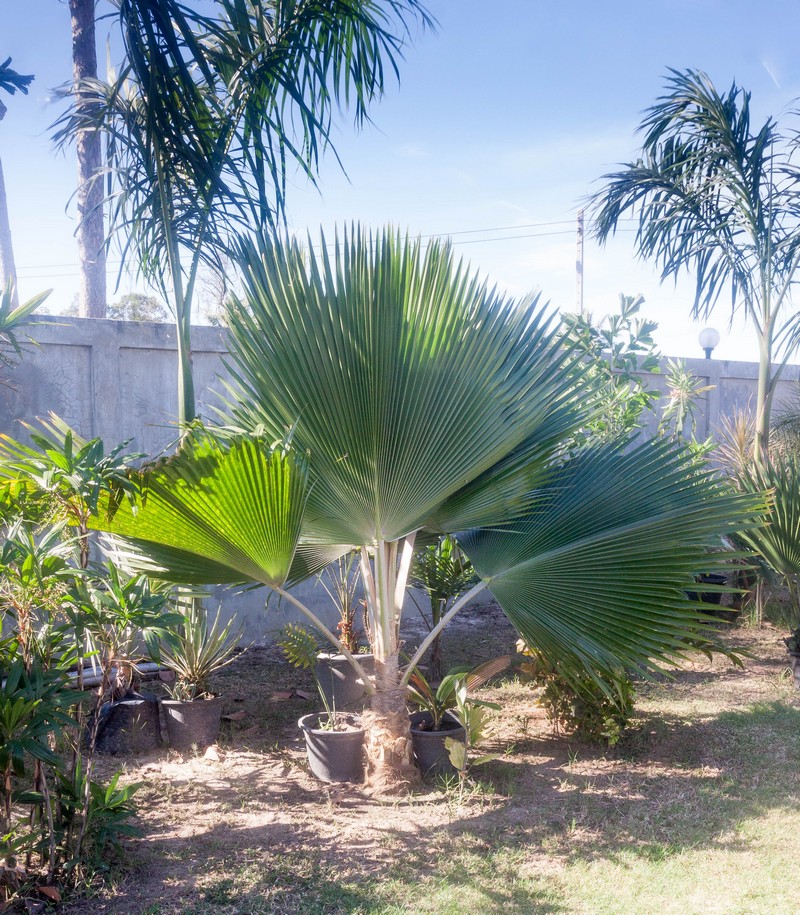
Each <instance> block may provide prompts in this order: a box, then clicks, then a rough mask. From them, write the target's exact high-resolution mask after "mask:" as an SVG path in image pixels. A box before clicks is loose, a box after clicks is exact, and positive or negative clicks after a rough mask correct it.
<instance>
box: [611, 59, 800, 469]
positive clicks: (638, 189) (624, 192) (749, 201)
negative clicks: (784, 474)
mask: <svg viewBox="0 0 800 915" xmlns="http://www.w3.org/2000/svg"><path fill="white" fill-rule="evenodd" d="M670 72H671V76H670V77H669V78H668V79H667V81H666V88H667V91H666V94H665V95H663V96H661V97H660V98H659V99H658V100H657V102H656V104H655V105H653V106H652V107H651V108H649V109H648V110H647V112H646V113H645V117H644V120H643V121H642V123H641V125H640V128H639V129H640V131H641V132H643V133H644V142H643V144H642V158H641V159H639V160H637V161H636V162H629V163H627V164H626V165H625V166H624V167H623V169H622V170H621V171H617V172H613V173H611V174H607V175H604V176H603V180H604V181H605V184H604V186H603V187H602V188H601V190H600V191H598V193H597V194H596V195H595V196H594V198H593V199H594V207H595V233H596V236H597V237H598V238H599V239H600V240H601V241H605V240H606V239H607V238H608V236H609V235H611V234H613V233H614V232H615V231H616V229H617V227H618V225H619V222H620V220H622V219H624V218H626V217H627V216H629V215H633V216H634V217H635V218H636V219H638V230H637V233H636V248H637V251H638V253H639V254H640V256H641V257H643V258H653V259H654V260H655V261H656V262H657V263H658V264H659V265H660V267H661V275H662V280H664V279H667V278H669V277H677V276H678V275H679V274H681V273H682V272H684V271H686V272H690V273H691V272H693V273H694V277H695V281H696V294H695V301H694V305H693V307H692V313H693V315H694V316H695V317H705V316H707V315H708V314H709V313H710V312H711V310H712V309H713V308H714V306H715V305H716V303H717V302H718V300H719V298H720V296H721V295H722V293H723V291H726V290H727V292H728V293H729V295H730V303H731V314H732V315H733V314H735V313H736V312H737V311H743V312H744V314H745V316H746V319H747V320H748V322H750V323H751V324H752V325H753V327H754V329H755V332H756V336H757V339H758V349H759V372H758V392H757V397H756V430H755V435H756V454H757V457H758V458H759V459H760V458H763V457H764V456H765V455H766V452H767V447H768V443H769V418H770V410H771V406H772V400H773V396H774V393H775V384H776V382H777V380H778V378H779V376H780V373H781V370H782V368H783V365H784V364H785V361H786V359H787V358H788V357H789V356H790V355H791V354H792V352H794V351H795V349H796V347H797V343H798V340H800V336H798V331H799V330H800V323H798V312H796V311H792V309H791V307H790V299H791V290H792V286H793V285H794V283H795V279H796V275H797V268H798V264H800V195H799V194H798V190H797V189H798V187H799V186H800V184H798V182H799V181H800V166H798V164H797V163H796V159H797V156H798V153H800V133H798V131H796V130H793V131H787V132H780V131H779V129H778V125H777V124H776V122H775V121H774V120H772V118H768V119H767V120H766V121H765V123H764V124H763V125H762V126H761V127H760V128H758V129H756V128H754V127H753V126H752V125H751V113H750V93H749V92H745V91H744V90H742V89H741V88H739V87H738V86H737V85H736V83H733V84H732V85H731V88H730V89H729V90H728V91H727V92H726V93H719V92H718V91H717V90H716V89H715V88H714V86H713V84H712V83H711V80H710V79H709V78H708V76H706V74H704V73H702V72H699V71H695V70H686V71H685V72H678V71H676V70H672V71H670ZM776 357H780V358H782V360H783V361H782V362H781V364H780V365H779V366H778V368H777V369H776V370H774V371H773V368H772V362H773V360H774V359H775V358H776Z"/></svg>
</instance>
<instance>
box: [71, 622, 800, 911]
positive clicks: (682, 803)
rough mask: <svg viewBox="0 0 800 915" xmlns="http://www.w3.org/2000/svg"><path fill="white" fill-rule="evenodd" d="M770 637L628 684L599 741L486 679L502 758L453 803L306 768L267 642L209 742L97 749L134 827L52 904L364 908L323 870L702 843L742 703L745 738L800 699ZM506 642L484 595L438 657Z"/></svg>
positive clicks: (457, 658) (556, 864)
mask: <svg viewBox="0 0 800 915" xmlns="http://www.w3.org/2000/svg"><path fill="white" fill-rule="evenodd" d="M780 635H781V633H779V632H778V631H777V630H775V629H772V628H770V627H768V628H764V629H761V630H746V629H739V628H735V629H731V630H730V632H729V633H727V634H726V640H727V641H728V642H729V643H730V644H732V645H734V646H736V647H737V648H739V649H742V650H745V651H747V652H749V653H750V655H751V657H750V659H749V660H747V661H746V664H745V667H744V669H739V668H736V667H733V666H731V665H730V663H729V662H728V661H727V660H725V659H724V658H716V659H715V660H714V661H713V662H709V660H708V659H706V658H704V657H703V658H701V657H698V658H697V659H695V660H693V661H692V662H691V663H688V664H687V665H686V666H685V668H684V669H683V670H680V671H678V672H676V674H675V676H674V680H672V681H669V680H667V679H666V678H665V679H664V682H663V683H656V684H642V686H641V687H640V689H639V698H638V700H637V715H636V719H635V721H634V722H633V725H632V727H631V728H630V730H629V732H628V733H627V734H626V736H625V737H624V738H623V740H622V742H621V744H620V745H619V746H618V747H616V748H613V749H602V748H596V747H589V746H585V745H581V744H577V743H576V742H575V741H574V740H571V739H570V738H569V737H567V736H563V735H562V736H560V737H559V736H555V735H554V734H553V732H552V729H551V728H550V726H549V725H548V723H547V721H546V719H545V716H544V713H543V712H542V710H541V709H540V708H539V706H538V705H537V703H536V696H535V693H534V691H533V690H532V689H531V687H530V686H528V685H525V684H521V683H517V682H507V683H505V684H500V685H495V686H493V687H491V688H490V689H488V690H487V691H486V694H487V695H486V698H491V699H494V700H496V701H499V702H501V703H502V711H501V712H499V713H498V714H497V716H496V719H495V722H494V724H493V730H492V733H491V737H490V739H489V741H488V743H487V747H486V748H487V750H490V751H492V752H497V753H501V754H503V757H502V758H501V759H499V760H497V761H495V762H492V763H490V764H488V765H487V766H486V767H484V768H483V769H481V770H480V771H479V772H477V770H476V774H477V776H478V778H479V780H480V781H479V784H478V786H477V787H476V789H475V790H474V791H473V792H472V794H471V795H470V796H469V797H468V799H467V801H466V802H464V803H463V804H461V805H459V802H458V798H457V794H456V792H455V791H454V790H452V789H450V790H446V789H443V788H442V786H441V785H438V786H437V785H425V786H423V787H421V788H420V789H419V790H417V791H415V792H414V793H413V794H412V795H410V796H407V797H402V798H394V799H389V800H386V799H384V800H380V799H376V798H374V797H372V796H371V795H370V793H369V792H368V791H367V790H365V789H362V788H361V787H356V786H349V785H340V786H325V785H323V784H321V783H319V782H317V781H315V780H314V779H313V778H312V777H311V776H310V774H309V772H308V768H307V765H306V762H305V751H304V745H303V744H302V742H301V738H300V736H299V734H298V730H297V727H296V721H297V719H298V718H299V717H300V716H301V715H303V714H305V713H307V712H308V711H313V710H315V709H316V707H317V702H316V701H315V700H314V699H311V700H309V699H304V698H301V697H299V696H297V695H296V693H295V692H294V691H295V690H296V689H300V690H301V691H303V692H307V693H309V694H312V695H313V685H312V683H311V681H310V678H308V677H307V676H306V675H304V674H302V673H298V672H297V671H295V670H293V669H291V668H290V667H289V666H288V665H287V664H286V663H285V662H284V661H283V660H282V659H281V657H280V655H279V653H278V652H277V651H276V650H275V649H255V650H250V651H248V652H246V653H245V654H243V655H241V656H240V657H239V658H238V659H237V661H236V663H235V664H233V665H232V666H231V667H229V668H228V669H227V670H225V671H224V672H223V675H222V676H220V677H219V681H218V684H217V685H218V688H219V689H220V691H221V692H222V693H223V695H224V696H225V698H226V712H228V713H229V714H233V715H234V718H235V719H236V720H234V721H230V722H227V723H226V724H225V726H224V732H223V736H222V739H221V741H220V744H219V746H218V747H216V748H213V749H212V751H210V752H209V753H208V754H206V755H201V754H195V755H191V754H190V755H188V756H181V755H179V754H177V753H175V752H173V751H170V750H168V749H164V750H161V751H157V752H155V753H153V754H150V755H148V756H146V757H142V758H138V759H124V760H123V759H120V758H118V757H117V758H114V759H104V760H102V762H101V765H100V774H101V775H104V776H110V774H111V773H112V772H113V771H114V770H115V769H120V768H121V769H122V770H123V772H124V776H123V778H124V781H126V782H138V783H141V785H142V787H141V788H140V790H139V792H138V794H137V799H138V805H139V815H138V818H137V821H138V822H137V825H138V826H139V828H140V829H141V837H139V838H136V839H132V840H130V841H126V845H125V855H124V861H123V862H121V864H120V866H119V867H118V869H117V870H116V871H115V872H114V875H113V879H112V881H111V882H110V884H109V885H108V886H107V887H106V888H104V889H100V890H98V891H97V894H96V895H94V896H92V898H89V899H86V900H83V901H75V902H73V903H72V904H69V905H67V906H65V908H64V911H65V912H67V913H69V915H88V913H114V915H177V913H182V915H189V913H197V915H199V913H205V912H209V913H217V912H219V913H223V912H226V913H227V912H235V913H240V912H241V913H249V912H259V913H260V912H275V913H293V912H298V913H302V912H320V913H323V912H329V913H338V912H350V911H367V910H368V908H367V907H364V908H363V909H362V908H359V905H360V903H359V902H358V900H356V899H355V897H353V900H352V902H351V903H348V902H347V898H348V897H347V895H346V893H345V894H344V895H338V896H336V897H335V898H334V899H333V900H332V901H330V903H329V904H328V903H326V902H325V899H326V898H327V897H326V896H325V895H324V892H323V891H322V890H320V885H321V882H324V881H326V880H327V881H328V882H331V881H333V882H335V883H337V884H347V885H349V886H350V885H352V884H353V882H355V883H358V882H362V883H363V882H366V884H367V885H370V884H371V882H374V881H377V880H379V879H380V878H381V877H382V875H386V874H390V873H391V874H393V875H394V878H393V879H398V861H400V860H402V861H404V862H405V865H404V867H406V869H407V873H408V874H409V879H410V880H422V879H426V878H427V877H428V876H430V874H431V873H432V871H433V869H434V860H435V857H436V854H437V853H440V852H441V851H442V850H443V849H445V848H447V847H448V846H451V845H452V843H453V842H454V841H458V842H461V843H464V842H466V843H468V844H469V846H470V847H471V848H474V849H476V850H478V851H480V850H481V849H483V848H485V849H487V850H490V849H495V848H496V847H497V845H498V843H500V844H502V845H503V846H504V847H506V848H512V847H513V848H514V849H518V850H519V853H518V855H517V857H516V858H515V861H516V865H515V866H516V867H518V869H519V873H521V874H529V875H530V874H547V873H549V872H553V871H556V872H557V871H558V870H559V869H560V868H562V867H564V866H565V864H566V863H567V862H568V861H569V860H571V859H572V858H574V856H575V855H577V854H582V855H585V856H589V857H591V856H599V855H604V854H612V853H614V851H615V850H619V849H620V848H623V847H625V848H628V847H631V846H634V847H646V846H648V843H650V844H653V843H658V842H661V841H665V840H666V839H667V838H668V840H669V842H670V843H681V842H683V841H685V842H690V841H691V842H696V841H698V835H699V836H700V840H701V841H702V839H703V836H705V835H707V836H708V837H709V841H711V837H713V836H716V835H717V834H718V833H719V832H720V830H722V829H724V824H725V821H726V820H725V818H726V817H727V816H729V808H728V807H727V806H726V804H727V801H726V800H725V798H723V799H722V801H720V797H722V795H720V794H719V791H717V789H718V788H719V787H720V785H722V784H723V781H724V780H725V779H727V780H728V781H729V780H730V778H731V777H732V775H731V773H732V772H733V773H734V775H733V777H734V778H735V773H736V766H737V765H740V766H745V767H746V763H738V762H737V759H738V758H739V757H736V756H735V753H734V750H733V746H734V745H735V746H736V747H737V748H740V745H741V742H742V733H744V732H743V722H744V724H748V719H747V716H748V715H752V722H751V723H752V729H753V733H752V735H751V737H750V738H748V739H752V741H753V747H754V748H755V747H758V728H759V727H760V726H761V724H763V721H762V718H763V715H762V717H759V714H753V711H752V710H753V709H754V708H760V709H762V710H763V709H766V710H767V711H766V712H764V713H763V714H765V715H767V718H768V710H769V708H770V703H776V702H778V703H783V704H788V705H789V706H790V707H791V708H793V709H795V710H797V709H799V708H800V702H798V699H797V694H796V693H795V692H794V691H793V690H792V688H791V684H790V682H789V681H787V679H786V677H785V675H784V670H785V650H784V649H783V646H782V644H781V642H780ZM411 639H412V640H413V635H412V636H411ZM515 640H516V634H515V632H514V630H513V629H512V627H511V626H510V625H509V624H508V623H507V621H506V620H505V617H504V616H503V615H502V612H501V611H499V609H498V608H496V607H491V606H490V607H487V608H483V609H480V610H475V611H467V612H466V615H464V616H463V617H462V618H461V619H460V620H457V621H455V622H454V624H453V625H452V627H451V628H450V631H449V632H448V633H447V638H446V646H445V654H446V663H456V662H459V663H460V662H466V663H471V662H473V661H475V662H477V661H479V660H483V659H486V658H489V657H493V656H495V655H496V654H501V653H508V652H511V651H513V646H514V642H515ZM287 694H290V695H289V697H288V698H287ZM726 716H727V718H726ZM736 716H739V718H742V716H744V718H743V719H742V720H739V719H738V718H737V717H736ZM763 720H767V719H763ZM748 727H749V724H748ZM747 733H748V734H749V733H750V732H749V731H747ZM736 752H738V749H737V750H736ZM775 752H780V749H779V748H778V749H777V750H775ZM748 772H749V770H748ZM741 774H742V786H743V787H742V789H741V791H740V792H739V794H740V795H741V796H740V797H739V798H738V801H737V803H738V804H740V805H741V804H745V805H746V804H747V803H748V800H747V797H746V790H745V788H744V783H745V781H746V778H748V777H749V774H748V773H747V772H744V770H742V773H741ZM726 797H727V796H726ZM676 811H677V812H676ZM665 812H666V813H667V814H668V816H666V817H665V815H664V814H665ZM667 830H668V836H667ZM698 830H700V833H699V834H698ZM405 872H406V871H404V873H405ZM315 893H316V895H315ZM320 894H322V895H320ZM248 900H250V901H249V902H248ZM304 900H305V901H304ZM309 900H312V901H313V900H316V901H314V902H313V904H312V901H309ZM362 902H363V900H362ZM399 910H400V911H406V909H399ZM413 910H414V909H413V908H410V909H408V911H413ZM498 910H502V908H500V909H498ZM509 910H510V909H509ZM525 910H526V909H525V908H524V907H523V908H522V909H520V911H525ZM544 910H547V911H553V909H543V911H544ZM392 911H394V909H393V910H392ZM514 911H517V909H514ZM530 911H533V909H530Z"/></svg>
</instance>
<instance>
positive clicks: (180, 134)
mask: <svg viewBox="0 0 800 915" xmlns="http://www.w3.org/2000/svg"><path fill="white" fill-rule="evenodd" d="M195 6H197V5H196V4H195V5H194V6H192V5H188V4H185V3H183V2H181V0H120V2H119V3H118V4H117V7H118V16H117V24H118V27H119V35H120V39H121V43H122V46H123V48H124V60H123V63H122V65H121V66H120V68H119V70H118V71H117V72H114V73H112V74H110V76H109V78H108V80H106V81H102V80H97V79H83V80H79V81H77V82H76V83H75V84H74V85H73V86H71V87H70V90H69V93H68V94H69V98H70V102H71V104H70V108H69V109H68V110H67V112H66V113H65V114H64V115H63V116H62V117H61V118H60V119H59V120H58V121H57V122H56V123H55V125H54V139H55V142H56V144H57V145H58V146H62V147H63V146H65V145H71V144H74V143H75V142H76V141H77V140H78V139H79V138H80V137H82V136H85V135H87V134H91V133H97V132H100V133H101V134H102V136H103V138H104V140H105V144H106V168H105V170H104V171H103V172H102V173H98V174H97V176H96V179H95V180H96V181H105V182H106V184H107V186H108V192H107V194H106V195H105V199H104V200H103V201H102V202H101V203H99V204H98V206H104V207H106V208H107V209H108V211H109V237H108V241H109V242H110V240H111V238H117V239H120V247H121V264H120V272H122V271H123V270H124V269H125V268H126V267H128V266H130V264H131V259H132V258H133V259H134V263H135V267H136V270H137V272H138V273H139V274H141V275H142V276H143V277H144V278H145V279H146V280H148V281H150V282H152V283H154V284H155V285H156V286H157V287H159V288H160V289H161V291H162V293H163V294H164V296H165V297H166V298H168V299H171V301H172V307H173V310H174V313H175V321H176V331H177V344H178V360H179V371H178V386H179V398H178V419H179V422H180V423H181V424H186V423H189V422H190V421H191V420H192V419H194V418H195V412H196V404H195V396H194V387H193V376H192V355H191V314H192V302H193V295H194V288H195V283H196V279H197V274H198V270H199V268H200V267H201V265H203V264H205V265H207V266H209V267H210V268H211V269H213V270H216V271H221V270H222V265H223V263H224V260H225V258H226V256H227V255H228V254H229V253H230V230H231V227H234V228H235V229H236V230H237V231H249V230H255V229H260V228H262V227H267V228H268V229H270V230H275V228H276V227H277V226H278V225H279V224H281V223H282V222H283V220H284V218H285V199H286V170H287V167H289V166H290V165H292V164H294V165H296V166H298V167H299V168H300V170H301V171H302V172H303V173H304V174H305V175H306V176H307V177H308V179H309V180H310V181H311V182H312V183H315V181H316V176H317V173H318V169H319V164H320V161H321V156H322V154H323V152H324V151H325V150H326V149H328V148H332V147H333V143H332V129H333V113H334V111H335V110H337V109H338V108H339V107H350V108H351V110H352V111H353V114H354V118H355V122H356V124H357V125H360V124H363V123H364V122H365V121H366V120H367V119H368V110H369V106H370V104H371V103H372V102H374V101H375V100H376V99H378V98H380V97H381V96H382V94H383V92H384V90H385V87H386V80H387V76H386V74H387V72H389V73H392V74H394V76H395V77H397V76H398V75H399V69H398V62H399V60H400V58H401V56H402V48H403V44H404V43H405V41H407V40H409V39H410V38H411V29H412V26H413V25H414V24H419V25H420V27H422V28H425V27H432V26H433V20H432V19H431V17H430V16H429V14H428V13H427V11H426V9H425V7H424V6H423V5H422V4H421V3H420V2H419V0H337V2H336V3H333V4H332V3H331V2H330V0H214V2H213V3H211V4H203V5H202V9H195V8H194V7H195ZM333 151H334V154H335V150H333ZM90 213H91V211H90ZM87 215H90V214H87Z"/></svg>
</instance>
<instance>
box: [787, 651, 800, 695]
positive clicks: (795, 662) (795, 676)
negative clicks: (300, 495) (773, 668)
mask: <svg viewBox="0 0 800 915" xmlns="http://www.w3.org/2000/svg"><path fill="white" fill-rule="evenodd" d="M789 667H791V669H792V680H794V685H795V686H796V687H797V688H798V689H800V651H790V652H789Z"/></svg>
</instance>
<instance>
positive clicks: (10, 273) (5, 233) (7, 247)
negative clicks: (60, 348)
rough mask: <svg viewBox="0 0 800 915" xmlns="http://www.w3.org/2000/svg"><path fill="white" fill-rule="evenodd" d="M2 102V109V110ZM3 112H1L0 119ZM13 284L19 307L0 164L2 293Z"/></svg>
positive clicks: (14, 302)
mask: <svg viewBox="0 0 800 915" xmlns="http://www.w3.org/2000/svg"><path fill="white" fill-rule="evenodd" d="M2 107H3V106H2V102H0V108H2ZM3 113H4V112H3V111H1V110H0V119H1V118H2V115H3ZM9 282H10V283H11V307H12V308H16V307H17V306H18V305H19V293H18V292H17V270H16V267H15V266H14V249H13V248H12V247H11V226H10V225H9V222H8V202H7V200H6V185H5V180H4V179H3V163H2V162H0V292H2V290H3V289H5V287H6V284H7V283H9Z"/></svg>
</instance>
